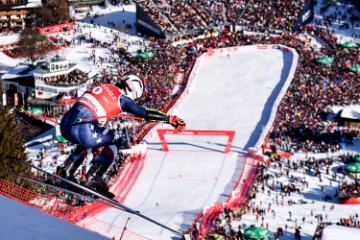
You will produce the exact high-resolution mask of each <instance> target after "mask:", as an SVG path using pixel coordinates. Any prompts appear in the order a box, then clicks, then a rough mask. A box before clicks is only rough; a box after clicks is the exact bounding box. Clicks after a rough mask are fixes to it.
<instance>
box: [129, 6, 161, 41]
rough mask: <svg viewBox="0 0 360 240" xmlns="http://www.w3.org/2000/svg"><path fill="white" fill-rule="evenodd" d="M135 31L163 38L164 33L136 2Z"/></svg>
mask: <svg viewBox="0 0 360 240" xmlns="http://www.w3.org/2000/svg"><path fill="white" fill-rule="evenodd" d="M136 27H137V31H138V32H140V33H141V34H144V35H146V36H151V37H156V38H165V34H164V33H163V31H162V30H161V29H160V27H159V26H158V25H157V24H156V23H155V22H154V21H153V20H152V19H151V17H150V16H149V15H148V14H147V13H146V12H145V11H144V10H143V9H142V8H141V7H140V5H139V4H137V3H136Z"/></svg>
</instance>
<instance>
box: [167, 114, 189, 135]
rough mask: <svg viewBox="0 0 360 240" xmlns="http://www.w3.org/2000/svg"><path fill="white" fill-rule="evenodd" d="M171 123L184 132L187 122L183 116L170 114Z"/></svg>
mask: <svg viewBox="0 0 360 240" xmlns="http://www.w3.org/2000/svg"><path fill="white" fill-rule="evenodd" d="M169 123H170V125H171V126H173V127H174V128H175V129H176V130H177V131H179V132H182V130H184V129H185V126H186V123H185V122H184V120H182V119H181V118H178V117H177V116H174V115H170V116H169Z"/></svg>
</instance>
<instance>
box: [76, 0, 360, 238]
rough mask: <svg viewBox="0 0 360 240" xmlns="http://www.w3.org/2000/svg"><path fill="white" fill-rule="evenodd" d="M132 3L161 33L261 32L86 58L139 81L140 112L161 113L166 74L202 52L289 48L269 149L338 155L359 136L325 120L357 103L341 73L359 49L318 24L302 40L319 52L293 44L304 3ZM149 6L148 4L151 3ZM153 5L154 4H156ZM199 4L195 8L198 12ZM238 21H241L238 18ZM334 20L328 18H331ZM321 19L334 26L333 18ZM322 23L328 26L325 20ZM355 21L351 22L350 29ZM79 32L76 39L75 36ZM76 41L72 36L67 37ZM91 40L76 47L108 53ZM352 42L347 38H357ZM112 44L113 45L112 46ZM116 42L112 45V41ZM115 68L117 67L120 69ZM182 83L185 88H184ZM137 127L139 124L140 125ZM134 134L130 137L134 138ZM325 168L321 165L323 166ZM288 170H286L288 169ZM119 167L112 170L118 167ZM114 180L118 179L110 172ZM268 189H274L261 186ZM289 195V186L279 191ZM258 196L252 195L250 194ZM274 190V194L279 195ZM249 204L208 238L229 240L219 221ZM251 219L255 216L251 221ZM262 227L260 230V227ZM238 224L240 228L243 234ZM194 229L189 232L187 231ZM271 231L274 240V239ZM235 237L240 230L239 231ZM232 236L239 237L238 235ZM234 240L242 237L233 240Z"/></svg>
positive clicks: (351, 80)
mask: <svg viewBox="0 0 360 240" xmlns="http://www.w3.org/2000/svg"><path fill="white" fill-rule="evenodd" d="M278 2H279V1H232V3H228V2H226V3H225V2H223V1H221V2H218V1H191V3H189V2H188V1H181V2H180V4H179V1H170V0H167V1H139V4H140V5H142V6H143V7H144V8H145V9H146V11H147V12H148V13H149V14H151V15H152V16H153V19H154V20H155V21H156V22H158V23H159V25H160V26H161V27H162V29H163V31H164V32H165V33H169V34H173V33H178V32H179V31H189V30H193V29H194V28H204V27H206V26H212V25H217V24H221V23H226V22H232V23H237V22H238V23H239V24H240V25H244V26H247V28H246V29H247V30H252V31H258V32H263V33H265V34H261V35H244V34H243V33H242V32H228V31H223V32H218V31H214V32H211V33H212V34H211V35H210V34H209V35H208V37H205V38H197V36H195V35H192V36H188V37H187V38H186V40H187V41H188V43H184V44H178V45H172V44H171V43H170V42H169V41H168V40H166V39H155V38H149V39H148V40H149V43H150V44H149V46H147V49H146V50H147V51H151V52H154V54H155V56H156V57H155V58H150V59H146V60H145V59H141V58H134V57H133V56H130V55H129V54H127V53H126V51H123V50H120V49H113V48H112V49H113V50H114V53H115V54H117V55H119V58H118V59H120V60H119V61H114V60H112V59H111V58H109V59H103V60H100V59H94V61H95V62H96V61H104V66H105V65H106V64H112V65H113V67H114V68H116V69H117V70H118V74H119V75H122V74H123V73H125V72H127V71H129V70H132V71H135V72H136V73H137V74H138V75H139V77H140V78H141V79H142V80H143V81H144V82H145V83H146V84H145V86H146V88H145V92H144V95H143V97H142V98H141V99H140V100H139V102H140V103H141V104H143V105H144V106H146V107H151V108H156V109H164V108H166V107H167V106H168V104H169V103H170V102H172V101H173V100H175V99H176V95H173V89H174V87H175V86H176V84H177V83H175V82H174V76H175V75H176V73H178V72H184V71H185V72H186V71H188V70H191V69H189V68H190V66H191V64H192V62H193V61H194V60H195V59H196V57H197V56H198V54H202V53H206V51H207V49H208V48H218V47H229V46H243V45H252V44H282V45H286V46H289V47H291V48H294V49H296V50H297V52H298V54H299V63H298V67H297V70H296V73H295V77H294V79H293V81H292V83H291V85H290V87H289V89H288V90H287V92H286V94H285V96H284V98H283V100H282V102H281V103H280V105H279V107H278V113H277V117H276V120H275V123H274V127H273V129H272V131H271V132H270V135H269V139H270V140H269V144H272V145H275V146H276V148H277V149H280V150H283V151H288V152H298V151H303V152H329V151H330V152H335V151H337V150H339V149H340V147H341V143H342V142H343V141H344V139H345V138H347V139H350V140H351V139H353V138H358V137H359V133H360V132H359V130H358V129H354V128H351V126H341V125H339V124H338V123H337V122H336V121H333V120H330V121H329V120H328V119H327V116H328V114H329V113H332V112H331V109H330V108H329V107H330V106H333V105H343V106H345V105H350V104H352V103H357V102H358V93H359V84H357V78H358V77H359V74H356V73H351V72H349V70H348V68H349V66H353V65H355V64H360V58H359V56H360V51H359V48H358V47H357V48H343V47H341V46H340V44H339V43H340V42H339V41H340V39H337V38H336V36H335V34H334V32H333V31H332V30H331V29H330V28H329V25H327V26H328V28H326V27H324V26H323V24H322V23H321V22H317V25H318V26H313V27H311V28H306V29H304V30H303V33H304V32H305V31H307V32H308V33H309V36H311V37H315V38H320V39H322V40H323V41H325V42H326V46H325V47H323V48H321V49H316V48H314V47H313V45H312V41H313V39H312V38H311V37H308V38H306V39H305V40H301V39H299V38H297V37H296V36H295V35H293V34H291V31H292V27H293V25H294V23H295V21H296V17H297V15H298V14H299V12H300V11H301V9H302V8H303V6H304V4H305V1H300V2H299V1H297V2H296V1H292V2H291V3H289V1H280V4H275V3H278ZM153 3H155V5H154V4H153ZM160 5H161V6H160ZM199 6H201V7H199ZM240 16H241V18H239V17H240ZM335 19H336V18H335ZM327 21H336V20H334V18H332V19H327ZM326 23H329V22H326ZM356 24H357V23H355V22H354V24H353V25H354V26H355V25H356ZM269 29H277V30H281V31H279V32H277V33H279V35H276V36H273V37H271V36H270V35H269V34H268V33H275V31H270V30H269ZM79 34H81V33H79ZM75 36H76V35H75ZM95 37H96V36H86V35H83V36H82V37H80V38H79V39H81V40H80V44H81V41H88V42H93V43H94V46H98V47H107V48H108V47H111V45H110V46H109V45H108V44H104V43H102V42H101V41H100V40H97V39H95ZM359 37H360V36H354V38H359ZM115 42H116V41H115ZM116 43H118V42H116ZM321 56H329V57H331V58H333V59H334V62H333V63H331V64H328V65H321V64H318V63H316V62H315V60H316V59H317V58H319V57H321ZM120 62H121V64H118V63H120ZM116 79H117V78H116V77H114V76H113V75H112V74H111V73H104V75H103V76H102V77H101V78H99V79H98V81H96V83H95V84H98V83H100V82H106V81H110V82H112V81H116ZM183 84H186V82H184V83H183ZM141 127H142V126H141ZM141 127H140V128H139V129H138V130H139V131H138V134H141V129H142V128H141ZM326 164H327V163H326ZM326 164H325V165H322V164H320V165H319V168H318V170H319V171H323V170H324V168H322V167H325V166H326ZM287 167H288V168H289V169H291V168H292V167H293V165H290V164H288V165H287ZM267 168H268V166H265V165H263V166H260V167H259V175H258V178H257V180H256V184H255V189H256V186H258V185H259V183H261V182H263V181H265V177H264V174H265V170H267ZM119 169H120V167H119ZM115 172H116V174H117V173H118V171H117V169H115ZM269 189H270V190H271V191H274V189H271V188H269ZM281 189H283V191H284V192H286V191H287V190H286V191H285V189H291V186H282V188H281ZM256 191H259V189H256ZM279 191H280V190H279ZM250 201H251V198H249V199H248V202H247V203H244V205H243V206H241V210H240V211H238V210H237V212H236V213H234V210H233V209H228V210H226V212H224V213H222V214H221V215H219V218H218V219H217V221H216V222H215V226H216V227H215V229H214V230H213V232H216V233H219V234H222V235H227V234H228V233H227V232H229V233H230V234H231V235H234V234H235V233H234V232H236V231H234V230H232V229H231V228H230V226H229V228H230V230H231V231H228V230H227V229H226V228H224V227H223V228H221V227H219V226H220V225H219V224H220V223H222V222H223V220H224V219H227V217H226V216H227V215H230V216H229V218H230V219H241V214H244V213H245V212H249V211H253V212H254V214H258V211H257V210H255V209H256V208H257V207H256V206H253V205H252V204H251V203H250ZM259 217H261V216H260V215H259ZM265 226H266V224H265ZM243 227H244V226H241V228H243ZM193 230H194V229H193ZM280 232H281V231H279V234H278V235H280ZM240 233H241V231H240ZM240 233H239V234H240ZM237 239H242V237H241V236H238V238H237Z"/></svg>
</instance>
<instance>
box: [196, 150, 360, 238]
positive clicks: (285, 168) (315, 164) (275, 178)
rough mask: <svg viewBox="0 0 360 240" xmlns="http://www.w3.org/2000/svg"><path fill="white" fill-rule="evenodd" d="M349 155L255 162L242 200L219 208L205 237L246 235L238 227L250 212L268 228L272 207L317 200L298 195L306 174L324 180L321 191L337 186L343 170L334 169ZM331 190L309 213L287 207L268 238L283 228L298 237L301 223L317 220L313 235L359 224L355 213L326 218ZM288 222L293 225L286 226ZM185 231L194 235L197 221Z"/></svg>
mask: <svg viewBox="0 0 360 240" xmlns="http://www.w3.org/2000/svg"><path fill="white" fill-rule="evenodd" d="M353 159H354V155H353V154H344V155H340V156H337V157H323V158H314V157H305V158H300V159H281V160H280V161H279V160H275V159H274V158H271V157H270V160H271V161H267V162H266V163H265V162H263V163H259V164H258V165H257V176H256V178H255V181H254V183H253V185H252V186H253V187H252V188H251V189H250V191H249V194H248V195H247V198H246V199H245V200H244V202H243V203H242V204H241V205H240V206H238V207H236V208H233V209H231V208H224V209H222V210H221V212H220V213H219V214H218V216H217V217H216V218H215V220H214V224H213V225H214V226H213V228H212V229H211V231H210V232H209V233H208V238H206V239H211V238H210V236H211V235H213V234H219V235H221V236H223V237H224V238H225V239H236V240H242V239H246V238H245V237H244V236H243V233H241V231H243V230H244V229H245V228H247V227H249V226H250V225H249V224H245V223H244V222H243V221H242V219H243V218H244V215H248V216H249V215H251V216H253V218H254V221H255V225H258V226H261V227H264V228H268V227H269V225H270V223H271V222H272V219H274V218H275V217H276V214H277V211H276V207H279V206H280V207H281V206H284V207H286V206H295V205H311V204H317V203H316V202H315V201H314V200H311V199H306V198H304V197H302V196H303V194H305V193H304V192H306V191H307V189H309V188H311V187H312V186H311V183H309V181H308V178H313V177H317V178H318V181H319V182H323V183H324V182H326V184H325V183H324V184H325V185H327V186H325V187H324V186H322V188H321V191H325V190H324V189H325V188H328V189H330V188H333V189H336V188H338V187H339V188H341V185H342V183H343V182H344V179H346V177H345V175H344V172H342V171H337V169H341V168H342V164H343V162H344V161H349V160H350V161H353ZM334 183H337V184H334ZM309 184H310V185H309ZM291 186H292V187H291ZM295 186H296V187H295ZM295 189H297V190H298V191H295ZM300 189H301V190H300ZM250 192H251V193H252V194H250ZM332 192H335V194H332V195H325V196H323V197H322V199H323V201H324V203H325V202H328V204H324V205H323V207H322V210H319V209H318V210H311V211H310V212H309V213H307V212H303V213H297V214H294V212H293V211H292V210H290V211H289V212H288V216H282V217H283V218H284V217H285V218H286V219H285V220H284V221H283V222H284V225H279V226H278V227H277V231H276V232H273V233H272V238H271V239H281V236H282V235H283V234H284V231H287V232H291V231H294V236H295V235H297V236H298V239H301V229H302V227H303V225H305V224H318V228H317V229H316V231H315V232H314V238H316V239H321V233H322V229H323V227H324V226H325V225H328V224H337V225H342V226H348V227H355V228H360V221H359V218H358V216H357V214H356V215H354V216H349V217H347V216H343V217H341V218H339V219H338V220H335V221H334V220H332V221H330V220H329V215H330V214H331V212H332V211H334V210H335V204H333V201H332V198H334V197H336V191H332ZM260 194H262V195H267V196H268V197H271V198H272V201H271V202H268V203H265V202H263V201H262V200H258V199H257V198H256V196H257V195H260ZM304 209H305V208H304ZM306 209H308V208H306ZM311 209H312V208H311ZM314 209H316V208H314ZM247 219H249V217H247ZM279 224H280V222H279ZM292 225H295V227H294V228H290V226H292ZM292 229H294V230H292ZM189 233H191V234H190V235H191V236H192V239H196V237H197V236H198V234H199V227H198V224H196V223H193V224H192V227H191V228H190V229H189ZM299 237H300V238H299ZM295 239H296V237H295Z"/></svg>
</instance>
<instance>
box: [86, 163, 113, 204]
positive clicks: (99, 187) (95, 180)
mask: <svg viewBox="0 0 360 240" xmlns="http://www.w3.org/2000/svg"><path fill="white" fill-rule="evenodd" d="M103 175H104V171H103V169H102V165H101V164H98V163H95V164H93V165H92V166H91V167H90V169H89V171H88V172H87V173H86V179H87V182H86V184H85V186H86V187H87V188H89V189H91V190H93V191H95V192H97V193H99V194H101V195H103V196H105V197H108V198H114V197H115V194H113V193H112V192H110V191H109V187H108V186H107V184H106V182H105V181H104V179H103V178H102V176H103Z"/></svg>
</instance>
